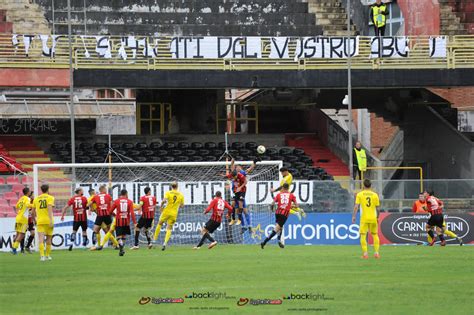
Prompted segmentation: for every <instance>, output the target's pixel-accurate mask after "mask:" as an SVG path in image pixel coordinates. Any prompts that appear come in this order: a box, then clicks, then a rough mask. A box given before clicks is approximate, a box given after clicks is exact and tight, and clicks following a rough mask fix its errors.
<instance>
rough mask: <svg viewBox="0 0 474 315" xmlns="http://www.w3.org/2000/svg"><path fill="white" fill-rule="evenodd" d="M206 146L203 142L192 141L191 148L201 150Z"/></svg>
mask: <svg viewBox="0 0 474 315" xmlns="http://www.w3.org/2000/svg"><path fill="white" fill-rule="evenodd" d="M202 148H204V145H203V144H202V143H201V142H193V143H191V149H193V150H199V149H202Z"/></svg>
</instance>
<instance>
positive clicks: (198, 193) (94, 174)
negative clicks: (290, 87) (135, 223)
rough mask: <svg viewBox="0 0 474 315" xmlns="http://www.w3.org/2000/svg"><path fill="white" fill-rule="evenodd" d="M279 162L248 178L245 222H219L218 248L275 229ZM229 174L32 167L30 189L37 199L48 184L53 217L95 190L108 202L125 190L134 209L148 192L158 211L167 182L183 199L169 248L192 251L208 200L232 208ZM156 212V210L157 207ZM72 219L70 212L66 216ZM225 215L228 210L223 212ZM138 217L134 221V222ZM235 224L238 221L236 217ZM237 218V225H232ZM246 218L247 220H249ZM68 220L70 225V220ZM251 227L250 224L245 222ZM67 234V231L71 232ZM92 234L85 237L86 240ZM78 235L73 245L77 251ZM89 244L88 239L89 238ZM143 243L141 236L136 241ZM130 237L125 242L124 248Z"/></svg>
mask: <svg viewBox="0 0 474 315" xmlns="http://www.w3.org/2000/svg"><path fill="white" fill-rule="evenodd" d="M252 163H253V162H250V161H245V162H236V165H240V166H241V167H242V169H243V170H244V171H245V170H247V169H248V168H249V167H250V166H251V165H252ZM281 166H282V162H281V161H261V162H258V163H257V165H256V167H255V168H254V169H253V170H252V171H251V172H250V173H248V174H247V179H248V184H247V193H246V203H247V209H248V211H249V213H250V216H246V215H245V214H243V215H242V216H241V220H242V222H241V224H240V225H232V226H230V225H229V220H227V219H226V218H223V222H222V224H221V226H220V228H219V229H218V230H216V231H215V232H214V234H213V235H214V238H215V239H216V240H217V241H218V242H219V243H221V244H255V243H260V242H261V241H262V240H263V239H264V238H265V233H268V232H269V231H265V228H267V229H268V228H269V227H270V226H272V225H273V224H274V214H273V213H272V212H271V211H270V209H269V204H270V203H271V202H272V199H273V196H274V195H273V194H272V192H271V189H272V188H276V187H278V186H279V180H280V173H279V169H280V167H281ZM227 171H230V162H225V161H221V162H194V163H193V162H183V163H179V162H176V163H110V164H107V163H104V164H38V165H34V170H33V185H34V192H35V195H36V196H37V195H39V194H40V193H41V192H40V191H39V189H40V186H41V185H42V184H45V183H46V184H49V186H50V194H51V195H53V196H54V197H55V199H56V204H55V208H56V216H58V214H57V211H58V210H60V209H62V207H63V206H64V205H65V204H66V203H67V200H68V199H69V198H70V197H71V196H72V195H73V191H74V190H75V188H77V187H82V188H83V189H84V194H85V196H86V197H88V196H89V193H88V191H89V189H94V190H95V191H98V188H99V186H101V185H104V184H105V185H107V187H109V193H110V194H111V195H112V197H113V199H116V198H118V196H119V193H120V190H122V189H127V191H128V196H129V198H130V199H131V200H133V202H134V203H138V202H139V199H140V197H141V196H143V195H144V189H145V188H146V187H150V188H151V191H152V194H153V195H154V196H156V198H157V202H158V205H159V203H160V202H161V200H162V199H163V197H164V194H165V193H166V191H168V190H169V189H170V184H171V183H172V182H177V183H178V190H179V191H181V192H182V193H183V194H184V198H185V206H184V207H183V208H181V209H180V210H179V214H178V219H177V222H176V223H175V224H174V226H173V232H172V235H171V240H170V242H169V243H168V244H169V245H182V244H185V245H195V244H197V243H198V242H199V240H200V238H201V235H200V230H201V228H202V227H203V226H204V224H205V222H207V220H208V219H209V218H210V214H211V213H208V214H203V213H204V210H205V208H206V207H207V205H208V204H209V202H210V201H211V200H212V196H213V195H214V194H215V193H216V192H217V191H221V192H222V195H223V196H225V199H226V200H227V201H228V202H229V203H231V201H232V194H231V189H230V185H231V183H230V181H229V180H228V179H226V178H224V176H223V175H224V174H226V172H227ZM157 209H159V208H158V207H157ZM68 213H69V214H71V210H69V212H68ZM225 213H227V210H226V212H225ZM159 214H160V213H159V211H156V214H155V221H154V222H155V226H154V227H153V230H152V232H153V231H154V229H155V227H156V224H157V222H158V218H159ZM138 218H139V216H137V220H138ZM237 218H238V216H237ZM237 218H236V219H237ZM249 218H250V220H249ZM70 220H72V219H70ZM88 220H89V227H91V226H92V225H93V221H94V215H92V216H89V218H88ZM249 221H250V222H249ZM58 225H61V227H62V228H65V227H66V226H71V225H72V222H70V223H69V224H68V222H61V221H60V220H59V219H58V218H56V219H55V228H56V226H58ZM71 229H72V228H71ZM165 231H166V230H165V229H164V228H162V230H161V234H160V236H159V241H160V242H162V240H163V238H164V233H165ZM90 233H91V232H90V231H89V234H90ZM80 237H81V236H80V234H78V235H77V238H78V239H76V243H77V245H78V246H80V244H81V241H80ZM89 239H90V238H89ZM140 239H141V241H144V240H145V238H144V235H141V237H140ZM132 240H133V236H131V237H129V238H128V243H129V245H130V244H131V243H132Z"/></svg>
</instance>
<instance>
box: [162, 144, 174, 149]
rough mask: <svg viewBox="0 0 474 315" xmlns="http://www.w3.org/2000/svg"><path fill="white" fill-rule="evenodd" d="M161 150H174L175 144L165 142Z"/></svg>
mask: <svg viewBox="0 0 474 315" xmlns="http://www.w3.org/2000/svg"><path fill="white" fill-rule="evenodd" d="M163 148H164V149H166V150H172V149H175V148H176V143H174V142H165V143H164V144H163Z"/></svg>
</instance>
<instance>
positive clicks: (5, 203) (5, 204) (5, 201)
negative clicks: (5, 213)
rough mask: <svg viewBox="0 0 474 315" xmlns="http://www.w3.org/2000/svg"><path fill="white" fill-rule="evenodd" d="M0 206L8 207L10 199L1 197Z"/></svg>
mask: <svg viewBox="0 0 474 315" xmlns="http://www.w3.org/2000/svg"><path fill="white" fill-rule="evenodd" d="M0 207H8V201H7V200H6V199H0Z"/></svg>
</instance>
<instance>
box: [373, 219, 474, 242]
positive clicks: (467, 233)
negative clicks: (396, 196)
mask: <svg viewBox="0 0 474 315" xmlns="http://www.w3.org/2000/svg"><path fill="white" fill-rule="evenodd" d="M428 218H429V215H428V214H410V213H390V214H389V213H382V214H381V215H380V218H379V231H381V232H382V233H381V235H382V237H381V239H380V241H381V242H382V244H387V243H388V244H390V243H404V244H407V243H408V244H421V243H424V242H426V239H427V238H426V234H427V233H426V223H427V222H428ZM444 222H445V224H446V228H447V229H448V230H450V231H452V232H454V233H456V234H457V235H458V236H459V237H461V238H462V239H463V242H464V243H465V244H467V243H472V242H473V241H474V233H473V227H474V216H473V214H472V213H463V214H453V215H445V216H444ZM453 241H454V242H455V240H454V239H452V238H447V242H448V244H449V243H450V242H453Z"/></svg>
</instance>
